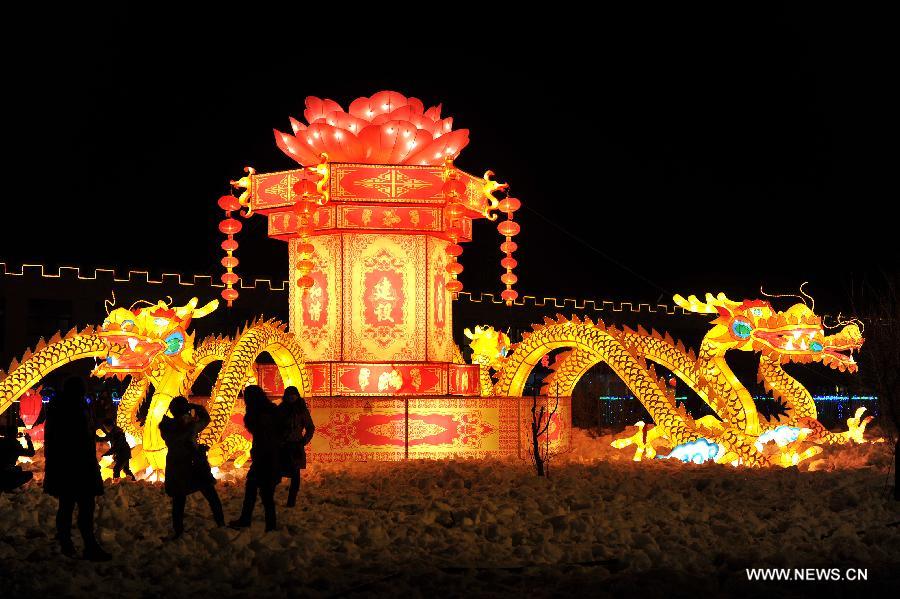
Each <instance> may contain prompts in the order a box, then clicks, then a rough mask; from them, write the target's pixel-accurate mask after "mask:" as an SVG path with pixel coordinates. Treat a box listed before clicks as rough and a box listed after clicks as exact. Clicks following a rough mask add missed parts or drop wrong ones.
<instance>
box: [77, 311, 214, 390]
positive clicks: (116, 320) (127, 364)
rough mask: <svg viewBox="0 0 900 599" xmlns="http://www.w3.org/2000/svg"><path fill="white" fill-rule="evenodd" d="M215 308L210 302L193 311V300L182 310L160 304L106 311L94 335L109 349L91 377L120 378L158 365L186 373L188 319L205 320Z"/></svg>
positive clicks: (189, 340) (190, 342) (189, 349)
mask: <svg viewBox="0 0 900 599" xmlns="http://www.w3.org/2000/svg"><path fill="white" fill-rule="evenodd" d="M218 305H219V302H218V300H212V301H211V302H209V303H208V304H206V305H205V306H203V307H202V308H197V298H196V297H195V298H192V299H191V301H189V302H188V303H187V304H186V305H184V306H174V307H173V306H171V305H170V304H166V303H165V302H162V301H160V302H158V303H156V304H150V303H149V302H148V305H146V306H143V307H139V308H135V307H134V306H132V307H131V308H116V309H114V310H112V311H110V312H109V314H108V315H107V317H106V320H104V321H103V326H102V328H101V330H100V332H99V333H97V335H98V336H99V337H100V338H102V339H103V341H104V342H105V343H106V345H107V346H108V347H109V353H108V355H107V358H106V361H105V362H101V363H100V364H99V365H98V366H97V367H96V368H94V371H93V372H92V374H93V375H94V376H97V377H105V376H118V377H119V378H124V377H125V375H128V374H138V373H141V372H145V371H147V370H148V369H149V368H151V367H152V366H153V365H155V364H156V363H158V362H159V361H163V362H165V363H166V364H167V365H168V366H171V367H174V368H176V369H178V370H187V369H188V368H190V366H191V365H192V364H193V353H194V335H192V334H189V333H188V332H187V329H188V327H189V326H190V324H191V319H193V318H201V317H203V316H206V315H207V314H209V313H210V312H212V311H213V310H215V309H216V307H218Z"/></svg>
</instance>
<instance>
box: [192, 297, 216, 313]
mask: <svg viewBox="0 0 900 599" xmlns="http://www.w3.org/2000/svg"><path fill="white" fill-rule="evenodd" d="M196 299H197V298H194V301H195V302H196ZM218 307H219V300H217V299H214V300H212V301H210V302H209V303H207V304H206V305H205V306H203V307H201V308H197V309H196V310H194V318H203V317H204V316H206V315H207V314H209V313H210V312H212V311H213V310H215V309H216V308H218Z"/></svg>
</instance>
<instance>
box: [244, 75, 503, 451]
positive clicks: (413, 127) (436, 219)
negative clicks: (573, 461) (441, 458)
mask: <svg viewBox="0 0 900 599" xmlns="http://www.w3.org/2000/svg"><path fill="white" fill-rule="evenodd" d="M303 116H304V117H305V121H306V122H305V123H304V122H301V121H299V120H297V119H291V120H290V123H291V129H292V133H285V132H280V131H275V142H276V145H277V146H278V147H279V148H280V149H281V150H282V151H283V152H284V153H285V154H286V155H287V156H289V157H290V158H292V159H293V160H295V161H296V162H297V163H299V165H300V166H301V167H302V168H299V169H296V170H288V171H282V172H276V173H255V174H253V175H251V176H250V182H249V185H248V187H250V188H252V193H251V195H250V199H249V202H250V211H251V212H252V213H254V214H261V215H264V216H265V217H266V218H267V219H268V229H269V235H270V236H271V237H273V238H275V239H280V240H283V241H285V242H286V243H287V249H288V254H289V263H290V264H291V265H292V268H295V269H296V275H297V276H296V285H291V288H290V291H289V295H290V299H289V301H290V306H289V308H290V330H291V331H292V332H293V333H294V334H295V335H296V336H297V339H298V340H299V342H300V345H301V347H302V349H303V353H304V357H305V359H306V363H307V367H308V368H309V369H310V372H311V373H312V380H313V390H312V398H311V405H312V406H313V410H314V417H315V418H316V422H317V426H318V422H319V421H320V420H322V419H325V421H326V424H324V425H323V426H322V427H319V428H317V430H318V431H320V432H321V433H322V434H321V435H320V434H318V433H317V437H316V439H314V441H313V444H314V446H313V447H312V451H313V453H315V452H316V451H317V450H319V451H328V452H331V453H332V454H334V453H335V452H336V454H337V455H351V454H352V452H353V451H360V449H359V443H360V439H364V440H365V443H364V445H366V446H367V447H369V448H370V449H371V450H372V451H373V452H375V454H377V455H385V454H390V455H395V454H396V451H398V449H397V447H398V444H399V447H400V450H401V451H403V452H404V455H410V453H409V452H410V451H413V452H419V451H421V452H422V453H421V455H425V454H427V452H428V451H446V450H447V448H448V447H450V446H451V445H452V444H453V443H457V444H458V443H459V442H460V439H462V438H465V439H466V443H467V444H469V446H471V447H472V448H475V449H477V447H478V446H483V447H484V448H485V450H487V448H489V447H494V448H495V450H499V445H498V444H499V438H498V437H497V435H498V434H499V430H500V422H499V420H497V418H498V415H497V412H496V411H495V412H492V413H491V415H490V416H488V415H487V413H486V412H485V413H481V412H477V410H476V411H475V412H471V414H470V415H469V416H471V418H472V419H473V420H472V422H475V421H478V422H482V423H484V427H482V426H481V425H479V426H474V425H472V426H468V425H465V426H464V425H463V424H461V423H462V422H463V420H459V419H460V418H462V415H463V412H462V411H460V410H463V408H461V407H460V408H454V409H456V410H457V411H456V412H453V410H451V411H450V412H447V415H448V416H449V415H450V414H451V413H452V414H453V417H454V418H457V420H456V421H454V422H457V424H454V425H453V426H452V427H450V428H447V430H446V431H445V432H439V431H438V429H436V428H434V426H435V425H434V424H433V423H432V422H431V421H429V420H428V418H429V417H430V416H429V414H432V412H430V411H429V410H430V409H431V408H428V406H430V405H432V404H431V403H429V402H432V398H434V400H435V401H436V399H437V398H447V399H446V401H449V402H450V403H449V404H448V405H455V404H456V403H458V404H459V405H463V404H465V401H463V400H462V399H460V400H459V401H456V402H454V401H450V399H449V398H452V397H457V398H465V397H467V396H472V397H474V396H477V395H479V394H480V383H479V369H478V368H477V366H475V365H466V364H460V363H458V362H457V361H456V355H457V353H458V349H457V347H456V345H455V344H454V342H453V334H452V322H453V321H452V311H451V304H452V301H453V299H454V297H455V296H454V294H456V293H459V292H460V291H461V290H462V283H461V282H460V280H459V275H460V273H462V271H463V266H462V264H460V263H459V260H458V258H459V256H460V255H461V254H462V251H463V247H462V244H464V243H466V242H468V241H470V240H471V239H472V222H473V220H475V219H479V218H486V219H489V220H496V218H497V215H496V212H497V210H498V206H499V204H500V201H501V200H500V199H499V198H496V197H494V195H493V194H494V193H496V192H498V191H501V190H503V189H505V188H506V185H504V184H502V183H498V182H496V181H492V180H491V175H492V173H490V172H488V173H487V174H486V175H485V176H484V177H477V176H473V175H470V174H468V173H466V172H463V171H461V170H459V169H458V168H456V167H455V166H454V164H453V159H454V158H456V157H457V156H458V154H459V152H460V151H461V150H462V149H463V148H464V147H465V146H466V145H467V144H468V131H467V130H464V129H463V130H454V129H453V127H452V119H451V118H448V117H442V116H441V108H440V106H436V107H433V108H427V109H426V107H425V106H424V105H423V104H422V102H421V101H420V100H418V99H416V98H408V97H406V96H403V95H402V94H399V93H396V92H379V93H376V94H374V95H373V96H371V97H368V98H358V99H357V100H355V101H353V102H352V103H351V104H350V106H349V109H348V110H344V109H343V108H342V107H341V106H340V105H339V104H338V103H337V102H334V101H332V100H327V99H324V100H323V99H320V98H315V97H310V98H307V99H306V110H305V111H304V115H303ZM516 226H518V225H516ZM511 276H515V275H511ZM347 397H353V398H358V399H355V400H353V401H351V402H350V404H349V405H352V406H357V404H358V405H359V406H363V405H367V406H369V408H368V409H369V410H370V411H369V412H363V413H362V414H363V416H366V417H365V418H363V421H362V422H363V424H359V422H358V421H354V422H357V424H355V425H354V426H357V425H358V426H359V427H362V428H361V429H360V430H365V431H368V432H366V433H365V434H362V433H360V434H356V433H354V434H353V435H351V437H352V438H353V439H355V440H354V441H350V440H347V439H345V438H344V437H342V436H340V435H339V434H338V432H337V431H339V430H340V431H346V428H345V427H344V426H343V425H339V423H338V421H337V420H335V421H334V422H332V421H331V419H332V418H343V417H344V416H346V414H344V416H340V417H339V416H338V414H339V413H338V412H336V411H334V410H331V409H330V408H327V409H326V407H325V406H333V405H336V404H337V403H341V402H343V404H341V405H344V404H347V400H338V398H347ZM319 398H320V399H319ZM392 398H397V399H400V400H401V401H402V402H404V403H400V404H397V403H391V401H395V400H393V399H392ZM441 401H444V400H441ZM379 402H386V403H383V404H379ZM460 402H461V403H460ZM445 403H446V402H445ZM407 404H408V406H409V408H408V410H409V420H408V423H409V427H410V428H409V429H406V428H405V426H406V425H405V424H404V427H401V428H403V430H401V429H400V428H397V427H398V426H400V425H399V424H397V421H395V420H391V418H395V417H398V413H397V412H396V411H395V410H398V409H400V407H399V406H403V409H402V410H401V415H402V416H403V418H402V423H406V422H407V419H406V413H405V410H406V405H407ZM435 405H436V404H435ZM379 408H380V409H381V411H379ZM348 409H349V408H348ZM353 409H354V410H355V409H356V408H355V407H354V408H353ZM360 409H362V408H360ZM316 410H324V411H320V412H316ZM351 411H352V410H351ZM466 413H468V412H466ZM368 415H370V416H371V418H368ZM469 416H467V417H466V418H469ZM360 417H362V416H360ZM352 418H357V416H356V413H355V412H353V413H352ZM384 418H388V420H384V421H382V420H379V419H384ZM451 420H452V418H451ZM449 422H451V421H450V420H448V421H447V423H449ZM369 424H371V425H372V426H375V427H376V428H375V429H370V428H367V427H368V425H369ZM364 425H365V426H364ZM442 426H443V425H442ZM447 426H448V427H449V426H450V424H447ZM391 427H394V428H391ZM373 430H374V431H377V433H378V434H375V433H372V431H373ZM432 433H434V434H432ZM476 433H477V434H476ZM435 435H436V436H435ZM479 435H480V436H479ZM386 439H389V440H386ZM425 439H428V440H429V442H427V443H426V442H425ZM437 439H441V440H442V441H441V443H440V444H439V445H440V446H441V447H440V449H435V448H434V447H432V446H433V445H434V443H432V441H436V440H437ZM452 439H456V441H450V440H452ZM478 439H481V440H478ZM479 444H482V445H479ZM326 445H327V447H328V448H327V450H326V449H325V446H326ZM367 455H371V453H367ZM417 455H418V454H417ZM329 459H332V458H329Z"/></svg>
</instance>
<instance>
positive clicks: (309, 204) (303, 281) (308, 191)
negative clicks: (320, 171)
mask: <svg viewBox="0 0 900 599" xmlns="http://www.w3.org/2000/svg"><path fill="white" fill-rule="evenodd" d="M301 176H302V177H303V178H302V179H300V180H299V181H297V182H296V183H294V193H295V194H297V198H296V200H295V202H294V211H295V214H296V215H297V221H298V227H297V236H298V237H299V240H298V241H297V245H296V251H297V258H298V260H297V263H296V264H295V267H296V270H297V274H298V275H299V276H298V278H297V287H298V288H299V289H300V297H301V298H302V297H303V295H304V294H306V291H307V290H308V289H309V288H310V287H312V286H313V285H315V280H314V279H313V278H312V277H311V276H309V273H311V272H312V271H313V270H314V269H315V267H316V264H315V262H313V261H312V257H313V255H314V254H315V252H316V248H315V246H314V245H313V244H312V243H310V241H309V240H310V238H311V237H312V235H313V233H314V232H315V217H316V213H317V212H318V210H319V206H320V204H319V202H320V201H321V200H322V195H321V194H320V193H319V189H318V187H317V186H316V181H315V180H316V179H317V178H318V175H316V174H315V173H314V172H312V171H309V170H306V171H303V175H301Z"/></svg>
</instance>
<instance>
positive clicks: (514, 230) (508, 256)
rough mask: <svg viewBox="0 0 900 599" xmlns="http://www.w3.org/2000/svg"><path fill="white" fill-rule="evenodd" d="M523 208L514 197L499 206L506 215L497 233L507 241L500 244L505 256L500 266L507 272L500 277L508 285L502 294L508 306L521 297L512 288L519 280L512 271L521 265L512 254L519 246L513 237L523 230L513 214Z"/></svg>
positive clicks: (505, 199)
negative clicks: (514, 219)
mask: <svg viewBox="0 0 900 599" xmlns="http://www.w3.org/2000/svg"><path fill="white" fill-rule="evenodd" d="M521 206H522V202H520V201H519V200H518V199H517V198H512V197H506V198H504V199H502V200H501V201H500V203H499V204H498V206H497V207H498V208H499V209H500V211H501V212H504V213H506V220H505V221H503V222H502V223H500V224H499V225H497V231H498V232H499V233H500V234H501V235H503V236H504V238H505V241H504V242H503V243H501V244H500V250H501V251H502V252H503V253H504V254H505V256H504V257H503V259H502V260H500V266H502V267H503V268H504V269H505V270H506V272H504V273H503V274H502V275H500V281H501V282H502V283H503V284H504V285H506V289H504V290H503V292H502V293H501V294H500V298H501V299H503V301H505V302H506V305H507V306H510V305H512V303H513V302H514V301H515V300H516V298H518V297H519V293H518V292H517V291H516V290H515V289H513V288H512V286H513V285H515V284H516V282H517V281H518V280H519V277H517V276H516V275H515V274H513V272H512V270H513V269H514V268H515V267H516V266H518V265H519V263H518V261H516V259H515V258H513V257H512V253H513V252H514V251H516V250H517V249H518V247H519V246H518V245H517V244H516V242H514V241H513V240H512V238H513V236H515V235H518V234H519V232H520V231H521V230H522V229H521V227H520V226H519V223H517V222H515V221H513V213H514V212H515V211H516V210H518V209H519V208H521Z"/></svg>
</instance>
